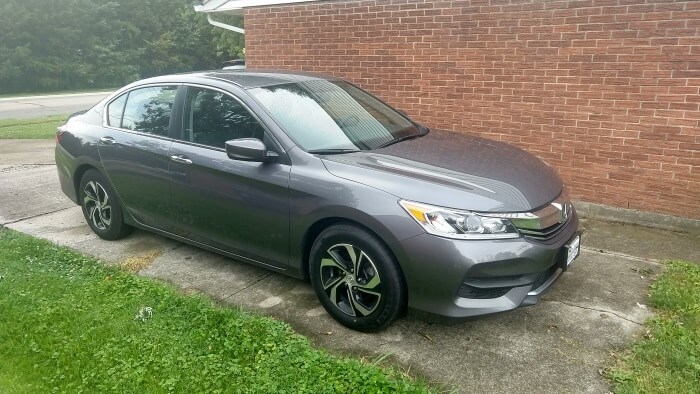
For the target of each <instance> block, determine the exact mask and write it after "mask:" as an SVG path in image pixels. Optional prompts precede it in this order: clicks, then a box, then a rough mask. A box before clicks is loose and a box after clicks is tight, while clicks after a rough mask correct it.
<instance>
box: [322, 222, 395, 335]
mask: <svg viewBox="0 0 700 394" xmlns="http://www.w3.org/2000/svg"><path fill="white" fill-rule="evenodd" d="M310 259H311V260H310V264H309V266H310V271H311V272H310V275H309V276H310V277H311V282H312V284H313V287H314V291H315V292H316V296H317V297H318V298H319V300H320V301H321V304H323V307H324V308H325V309H326V311H328V313H329V314H330V315H331V316H333V318H334V319H336V320H337V321H339V322H340V323H341V324H343V325H345V326H347V327H349V328H352V329H354V330H358V331H377V330H381V329H383V328H385V327H386V326H388V325H389V324H391V322H393V321H394V320H396V319H397V318H398V317H399V315H400V314H401V313H402V311H403V308H404V305H405V303H406V296H405V285H404V284H403V278H402V275H401V272H400V271H399V268H398V264H397V263H396V261H395V259H394V257H393V255H392V254H391V252H390V251H389V250H388V248H387V247H386V246H385V245H384V244H383V243H382V242H381V240H379V239H378V238H377V237H376V236H375V235H373V234H371V233H369V232H368V231H366V230H364V229H363V228H360V227H357V226H353V225H347V224H343V225H335V226H331V227H329V228H327V229H326V230H324V231H323V232H322V233H321V234H320V235H319V236H318V238H317V239H316V241H315V242H314V244H313V246H312V248H311V253H310Z"/></svg>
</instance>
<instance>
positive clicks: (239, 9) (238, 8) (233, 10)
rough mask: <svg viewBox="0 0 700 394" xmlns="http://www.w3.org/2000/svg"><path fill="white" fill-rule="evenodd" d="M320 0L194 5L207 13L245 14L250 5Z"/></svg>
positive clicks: (214, 0) (203, 1) (208, 0)
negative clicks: (244, 11)
mask: <svg viewBox="0 0 700 394" xmlns="http://www.w3.org/2000/svg"><path fill="white" fill-rule="evenodd" d="M314 1H319V0H199V1H198V2H197V4H195V6H194V10H195V11H197V12H204V13H207V14H215V13H221V14H229V15H243V10H244V9H246V8H249V7H261V6H266V5H279V4H292V3H311V2H314Z"/></svg>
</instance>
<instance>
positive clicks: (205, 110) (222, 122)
mask: <svg viewBox="0 0 700 394" xmlns="http://www.w3.org/2000/svg"><path fill="white" fill-rule="evenodd" d="M264 135H265V131H264V129H263V127H262V125H260V123H259V122H258V121H257V119H256V118H255V117H254V116H253V115H252V114H251V113H250V112H248V110H247V109H246V108H245V107H244V106H243V105H242V104H241V103H239V102H238V100H236V99H234V98H233V97H231V96H229V95H227V94H224V93H221V92H217V91H214V90H208V89H202V88H197V87H188V88H187V95H186V96H185V130H184V135H183V139H184V140H185V141H189V142H194V143H197V144H202V145H207V146H212V147H215V148H225V147H226V141H228V140H233V139H238V138H257V139H259V140H264Z"/></svg>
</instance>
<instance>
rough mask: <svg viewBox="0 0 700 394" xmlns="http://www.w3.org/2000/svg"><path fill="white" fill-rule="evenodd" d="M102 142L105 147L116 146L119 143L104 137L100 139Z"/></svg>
mask: <svg viewBox="0 0 700 394" xmlns="http://www.w3.org/2000/svg"><path fill="white" fill-rule="evenodd" d="M100 142H101V143H103V144H105V145H114V144H116V143H117V141H115V140H114V138H112V137H102V138H100Z"/></svg>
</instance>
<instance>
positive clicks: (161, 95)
mask: <svg viewBox="0 0 700 394" xmlns="http://www.w3.org/2000/svg"><path fill="white" fill-rule="evenodd" d="M177 89H178V86H177V85H163V86H147V87H141V88H136V89H133V90H130V91H128V92H126V93H124V94H122V95H121V96H119V97H117V98H116V99H114V100H113V101H111V102H110V103H109V104H108V105H107V116H106V119H105V123H106V124H105V133H104V136H103V137H102V138H100V140H99V142H98V151H99V154H100V159H101V161H102V165H103V166H104V169H105V171H106V172H107V176H108V177H109V180H110V181H111V182H112V184H113V185H114V187H115V189H116V191H117V193H118V194H119V196H120V197H121V200H122V202H123V203H124V205H125V207H126V209H127V210H128V211H129V213H130V214H131V215H132V217H133V218H134V219H136V220H137V221H138V222H139V223H141V224H144V225H147V226H150V227H154V228H158V229H162V230H166V231H167V230H168V229H169V228H170V227H172V226H171V223H172V220H171V216H170V212H169V209H170V179H169V174H168V165H169V164H170V158H169V156H168V152H169V150H170V145H171V144H172V138H170V132H171V128H172V119H173V117H172V116H171V113H172V111H173V106H174V103H175V96H176V92H177Z"/></svg>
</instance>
